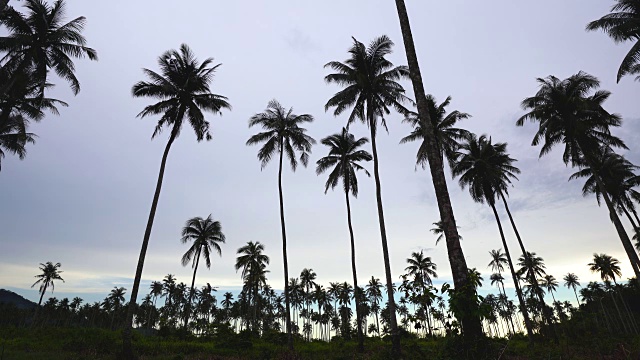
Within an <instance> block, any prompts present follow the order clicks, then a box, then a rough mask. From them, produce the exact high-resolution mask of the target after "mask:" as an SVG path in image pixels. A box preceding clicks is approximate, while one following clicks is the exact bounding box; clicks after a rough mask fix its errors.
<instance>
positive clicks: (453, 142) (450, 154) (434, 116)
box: [400, 94, 471, 169]
mask: <svg viewBox="0 0 640 360" xmlns="http://www.w3.org/2000/svg"><path fill="white" fill-rule="evenodd" d="M426 102H427V108H428V109H429V118H428V119H424V120H423V119H422V118H420V116H418V114H417V113H415V112H410V113H409V114H408V115H407V117H406V118H405V119H404V120H403V121H402V122H406V123H408V124H410V125H411V127H413V131H412V132H411V134H409V135H407V136H405V137H403V138H402V139H401V140H400V144H404V143H407V142H412V141H420V142H421V143H420V147H419V148H418V153H417V154H416V165H420V166H422V168H423V169H424V168H426V167H427V165H428V163H429V156H428V150H427V149H428V148H429V143H428V138H429V136H430V134H431V133H429V132H428V131H427V129H426V126H425V121H426V120H431V126H432V127H433V134H434V136H435V142H436V146H437V148H438V150H440V158H441V159H442V160H443V161H444V159H445V158H446V159H447V161H448V162H449V165H451V166H453V161H454V160H455V158H454V154H455V152H456V151H457V150H458V148H460V141H462V140H464V139H466V138H467V137H469V136H470V135H471V133H470V132H469V131H467V130H465V129H460V128H456V127H454V126H455V125H456V123H457V122H458V121H460V120H463V119H468V118H470V117H471V115H469V114H467V113H463V112H460V111H458V110H454V111H452V112H450V113H449V114H447V110H446V107H447V106H448V105H449V104H450V103H451V96H448V97H447V98H446V99H445V101H443V102H442V104H440V105H438V103H437V102H436V99H435V97H433V95H431V94H428V95H427V96H426Z"/></svg>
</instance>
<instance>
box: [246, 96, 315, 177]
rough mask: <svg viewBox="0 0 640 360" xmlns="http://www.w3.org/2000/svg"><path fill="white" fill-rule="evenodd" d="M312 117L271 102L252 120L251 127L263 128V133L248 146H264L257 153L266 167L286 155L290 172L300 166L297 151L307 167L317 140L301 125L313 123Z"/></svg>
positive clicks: (248, 141) (250, 120)
mask: <svg viewBox="0 0 640 360" xmlns="http://www.w3.org/2000/svg"><path fill="white" fill-rule="evenodd" d="M312 121H313V116H311V115H309V114H303V115H296V114H294V113H293V109H292V108H291V109H289V110H287V109H285V108H284V107H283V106H282V105H280V103H279V102H278V101H277V100H271V101H269V104H268V105H267V109H266V110H265V111H264V112H261V113H258V114H255V115H254V116H252V117H251V119H249V127H253V126H256V125H260V126H262V128H263V129H264V130H265V131H264V132H261V133H258V134H256V135H253V136H252V137H250V138H249V140H247V145H256V144H259V143H264V145H263V146H262V148H260V151H258V160H260V162H261V164H262V167H263V168H264V167H265V166H266V165H267V164H268V163H269V161H270V160H271V158H272V157H273V155H274V154H277V153H280V152H283V154H284V155H286V156H287V158H288V159H289V163H290V165H291V169H293V170H294V171H295V170H296V168H297V167H298V160H297V159H296V152H300V162H301V163H302V165H304V166H307V164H308V163H309V154H310V153H311V147H312V145H313V144H315V143H316V141H315V140H314V139H313V138H312V137H311V136H309V135H307V134H305V133H306V131H307V130H306V129H305V128H302V127H300V125H301V124H303V123H307V122H312Z"/></svg>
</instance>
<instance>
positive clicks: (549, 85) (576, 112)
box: [516, 72, 640, 281]
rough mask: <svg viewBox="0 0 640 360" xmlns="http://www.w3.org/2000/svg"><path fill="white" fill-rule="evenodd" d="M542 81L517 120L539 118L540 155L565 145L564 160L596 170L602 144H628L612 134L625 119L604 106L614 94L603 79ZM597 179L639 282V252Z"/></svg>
mask: <svg viewBox="0 0 640 360" xmlns="http://www.w3.org/2000/svg"><path fill="white" fill-rule="evenodd" d="M538 82H539V83H540V89H539V90H538V92H537V93H536V95H535V96H533V97H530V98H526V99H524V100H523V101H522V108H523V109H525V110H529V112H528V113H526V114H524V115H523V116H522V117H521V118H520V119H518V121H517V122H516V125H517V126H522V125H524V122H525V121H526V120H530V121H532V122H538V123H539V127H538V131H537V132H536V134H535V136H534V138H533V141H532V143H531V144H532V145H534V146H535V145H539V144H542V148H541V149H540V156H543V155H545V154H547V153H549V152H550V151H551V149H552V148H553V147H554V146H555V145H556V144H563V145H564V151H563V156H562V160H563V161H564V163H565V164H569V163H571V164H572V165H573V166H581V167H583V166H586V167H589V168H591V169H592V172H593V169H596V167H597V166H596V160H595V159H596V156H597V153H598V151H600V149H601V148H602V147H611V148H614V147H618V148H623V149H626V148H627V147H626V145H625V144H624V142H623V141H622V140H620V139H619V138H618V137H616V136H614V135H612V134H611V128H612V127H618V126H620V125H621V123H622V120H621V118H620V116H619V115H616V114H610V113H608V112H607V111H606V110H604V108H603V107H602V104H603V103H604V101H605V100H607V98H609V95H610V94H611V93H610V92H608V91H605V90H596V89H597V88H598V87H599V86H600V82H599V81H598V79H596V78H595V77H593V76H591V75H589V74H587V73H584V72H579V73H577V74H575V75H572V76H570V77H569V78H567V79H564V80H560V79H558V78H557V77H555V76H549V77H547V78H545V79H540V78H539V79H538ZM592 91H593V93H591V92H592ZM594 173H595V172H594ZM595 180H596V184H597V186H598V187H599V188H600V192H601V194H602V197H603V198H604V201H605V203H606V205H607V208H608V210H609V217H610V218H611V220H612V221H613V223H614V225H615V227H616V230H617V232H618V235H619V236H620V240H621V241H622V244H623V246H624V248H625V251H626V252H627V256H628V257H629V260H630V262H631V265H632V266H633V268H634V271H635V274H636V278H637V279H638V281H640V259H639V258H638V254H637V253H636V252H635V250H634V249H633V245H632V244H631V240H630V239H629V236H628V235H627V232H626V231H625V229H624V226H623V225H622V222H621V221H620V218H619V217H618V214H617V213H616V209H615V205H614V204H613V202H612V201H611V199H610V197H609V195H608V194H607V193H606V190H605V185H604V183H603V181H602V179H601V178H600V177H599V176H596V178H595Z"/></svg>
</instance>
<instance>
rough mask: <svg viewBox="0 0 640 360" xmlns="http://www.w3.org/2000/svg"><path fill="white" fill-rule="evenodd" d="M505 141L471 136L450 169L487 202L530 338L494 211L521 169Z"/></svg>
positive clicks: (530, 331)
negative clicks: (509, 153)
mask: <svg viewBox="0 0 640 360" xmlns="http://www.w3.org/2000/svg"><path fill="white" fill-rule="evenodd" d="M506 148H507V144H506V143H496V144H492V142H491V139H490V138H487V137H486V136H485V135H482V136H480V138H478V137H477V136H475V135H472V136H470V137H469V138H468V139H467V141H466V142H465V143H463V144H462V145H461V147H460V150H459V151H457V152H456V159H457V160H456V163H455V165H454V167H453V169H452V171H453V174H454V176H459V177H460V179H459V183H460V186H461V187H462V188H463V189H464V188H465V187H468V188H469V194H470V195H471V198H472V199H473V200H474V201H476V202H478V203H485V202H486V203H487V204H488V205H489V207H491V210H492V211H493V215H494V217H495V219H496V223H497V225H498V230H499V232H500V238H501V239H502V246H503V247H504V252H505V256H506V258H507V262H508V264H509V270H511V277H512V279H513V283H514V285H515V288H516V293H517V295H518V300H519V301H520V307H521V308H522V316H523V318H524V321H525V327H526V328H527V335H528V336H529V340H530V341H532V340H533V328H532V324H531V320H530V319H529V314H528V313H527V310H526V308H525V302H524V298H523V296H522V291H521V289H520V284H519V283H518V277H517V276H516V270H515V267H514V266H513V261H512V260H511V254H510V253H509V247H508V246H507V240H506V239H505V236H504V231H503V229H502V223H501V222H500V216H499V215H498V211H497V210H496V197H499V196H504V194H507V193H508V186H509V185H510V184H511V179H517V177H516V174H518V173H520V170H519V169H518V168H517V167H515V166H513V163H514V162H515V161H516V160H515V159H513V158H511V157H510V156H509V155H508V154H507V152H506Z"/></svg>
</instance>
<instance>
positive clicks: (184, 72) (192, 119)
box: [122, 44, 231, 358]
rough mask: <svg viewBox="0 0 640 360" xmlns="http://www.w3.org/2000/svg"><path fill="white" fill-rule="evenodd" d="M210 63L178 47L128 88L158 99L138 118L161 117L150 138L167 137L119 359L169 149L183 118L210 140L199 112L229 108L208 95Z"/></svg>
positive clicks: (127, 349) (127, 340)
mask: <svg viewBox="0 0 640 360" xmlns="http://www.w3.org/2000/svg"><path fill="white" fill-rule="evenodd" d="M212 62H213V59H212V58H208V59H206V60H205V61H203V62H202V63H199V62H198V60H197V59H196V58H195V55H194V54H193V52H192V51H191V49H190V48H189V46H187V45H186V44H182V45H181V46H180V50H179V51H177V50H169V51H167V52H165V53H164V54H162V55H161V56H160V57H159V58H158V66H159V67H160V73H157V72H155V71H153V70H149V69H143V71H144V73H145V74H146V75H147V77H149V79H150V81H140V82H138V83H137V84H135V85H134V86H133V88H132V94H133V96H134V97H150V98H153V99H157V100H159V102H157V103H155V104H152V105H148V106H146V107H145V108H144V110H142V111H141V112H140V113H139V114H138V116H139V117H143V118H144V117H147V116H151V115H161V117H160V120H158V124H157V125H156V128H155V131H154V132H153V135H152V138H154V137H155V136H156V135H158V134H159V133H160V132H161V131H162V130H163V128H164V127H165V126H167V127H169V128H170V129H171V134H170V136H169V141H168V142H167V145H166V147H165V149H164V153H163V154H162V161H161V163H160V172H159V174H158V182H157V184H156V190H155V193H154V195H153V201H152V203H151V211H150V212H149V218H148V220H147V227H146V229H145V232H144V238H143V240H142V248H141V249H140V257H139V259H138V266H137V268H136V276H135V278H134V281H133V288H132V289H131V300H130V301H129V309H128V311H127V318H126V321H125V329H124V332H123V333H122V337H123V356H124V357H125V358H132V357H133V349H132V347H131V326H132V320H133V310H134V305H135V303H136V298H137V296H138V288H139V286H140V278H141V277H142V268H143V266H144V258H145V256H146V253H147V247H148V245H149V238H150V237H151V228H152V227H153V220H154V218H155V214H156V209H157V207H158V199H159V198H160V190H161V188H162V179H163V177H164V169H165V165H166V162H167V155H169V149H170V148H171V145H172V144H173V142H174V141H175V140H176V138H177V137H178V135H179V134H180V130H181V129H182V124H183V122H184V121H185V119H186V120H187V121H188V122H189V124H190V125H191V127H192V128H193V130H194V131H195V133H196V139H197V140H198V141H202V140H203V139H206V140H211V134H210V133H209V127H210V126H209V122H208V121H207V120H205V118H204V114H203V110H204V111H209V112H212V113H214V114H221V110H222V109H231V105H230V104H229V103H228V102H227V98H226V97H224V96H221V95H216V94H213V93H211V90H210V88H209V86H210V84H211V81H212V80H213V74H214V72H215V70H216V69H217V68H218V67H219V66H220V65H219V64H218V65H215V66H211V64H212Z"/></svg>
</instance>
